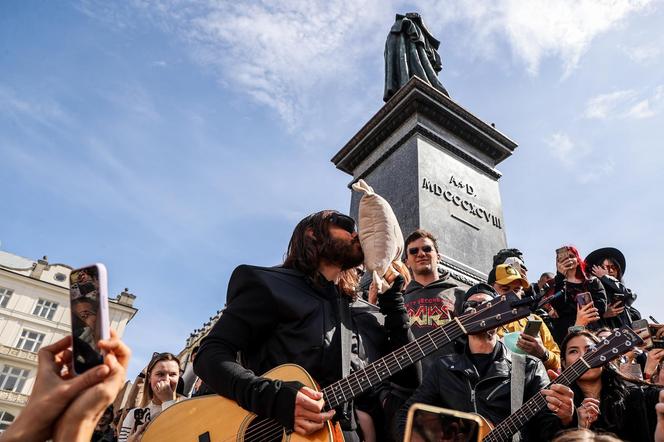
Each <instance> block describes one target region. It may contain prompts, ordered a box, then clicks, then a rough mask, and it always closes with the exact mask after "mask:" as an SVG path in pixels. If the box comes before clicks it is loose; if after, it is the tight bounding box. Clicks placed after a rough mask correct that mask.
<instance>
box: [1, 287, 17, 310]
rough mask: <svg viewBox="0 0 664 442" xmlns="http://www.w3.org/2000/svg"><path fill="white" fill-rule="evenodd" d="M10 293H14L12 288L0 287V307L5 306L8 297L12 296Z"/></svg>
mask: <svg viewBox="0 0 664 442" xmlns="http://www.w3.org/2000/svg"><path fill="white" fill-rule="evenodd" d="M12 293H14V290H9V289H6V288H4V287H0V307H7V303H8V302H9V298H11V297H12Z"/></svg>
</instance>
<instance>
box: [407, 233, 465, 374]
mask: <svg viewBox="0 0 664 442" xmlns="http://www.w3.org/2000/svg"><path fill="white" fill-rule="evenodd" d="M404 249H405V251H406V259H405V262H406V266H407V267H408V269H409V270H410V272H411V274H412V275H413V280H412V281H411V282H410V284H408V286H407V287H406V292H405V294H404V302H405V304H406V310H407V311H408V317H409V318H410V327H411V331H412V332H413V335H414V336H415V337H416V338H419V337H420V336H422V335H424V334H425V333H428V332H430V331H431V330H433V329H435V328H436V327H440V326H441V325H444V324H445V323H446V322H447V321H449V320H450V319H452V317H453V316H454V309H455V302H456V300H457V297H462V296H463V294H464V291H463V290H462V289H460V288H458V287H457V286H456V284H454V283H453V282H451V280H450V278H449V273H448V272H444V271H443V272H441V270H440V269H439V268H438V243H437V241H436V238H435V237H434V236H433V235H432V234H431V233H430V232H427V231H426V230H422V229H418V230H415V231H414V232H413V233H411V234H410V235H408V237H407V238H406V241H405V247H404ZM451 350H452V346H451V345H449V346H447V347H445V348H442V349H440V350H439V351H438V352H436V353H434V354H433V355H430V356H428V357H426V358H424V359H423V360H422V369H423V372H424V373H426V370H427V369H428V367H429V366H430V365H431V363H432V362H433V361H435V360H436V359H437V358H438V357H440V356H441V355H443V354H446V353H449V352H450V351H451Z"/></svg>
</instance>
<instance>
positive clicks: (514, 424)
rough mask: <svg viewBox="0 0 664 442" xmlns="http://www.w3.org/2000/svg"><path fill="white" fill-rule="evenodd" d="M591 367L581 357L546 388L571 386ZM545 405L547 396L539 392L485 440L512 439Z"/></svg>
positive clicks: (493, 441)
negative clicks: (554, 385) (557, 385)
mask: <svg viewBox="0 0 664 442" xmlns="http://www.w3.org/2000/svg"><path fill="white" fill-rule="evenodd" d="M589 369H590V366H589V365H588V363H586V361H585V360H584V359H583V358H579V359H578V360H577V361H576V362H575V363H573V364H572V365H570V366H569V367H568V368H567V369H565V370H564V371H563V372H562V373H561V374H560V376H558V377H557V378H556V380H555V381H552V382H550V383H549V384H548V385H547V386H546V387H545V388H550V387H551V385H553V384H561V385H565V386H566V387H569V386H570V385H572V383H573V382H574V381H576V380H577V379H579V378H580V377H581V376H582V375H583V374H584V373H585V372H586V371H588V370H589ZM544 407H546V397H545V396H544V395H543V394H542V392H538V393H536V394H535V395H534V396H533V397H531V398H530V399H528V400H527V401H526V402H525V403H524V404H523V405H522V406H521V408H519V409H518V410H517V411H515V412H514V413H512V414H511V415H510V416H509V417H508V418H507V419H505V420H504V421H502V422H501V423H500V424H498V425H497V426H496V427H495V428H494V429H493V430H491V432H490V433H489V434H488V435H487V436H486V437H485V438H484V439H483V442H499V441H508V440H511V438H512V436H513V435H514V434H515V433H516V432H517V431H519V430H520V429H521V428H522V427H523V426H524V425H526V423H527V422H528V421H529V420H530V419H532V418H533V417H534V416H535V415H536V414H537V413H538V412H540V411H541V410H542V409H543V408H544Z"/></svg>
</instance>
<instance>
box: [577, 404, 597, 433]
mask: <svg viewBox="0 0 664 442" xmlns="http://www.w3.org/2000/svg"><path fill="white" fill-rule="evenodd" d="M576 411H577V413H578V414H579V427H581V428H590V426H591V425H592V423H593V422H595V421H596V420H597V418H598V417H599V413H600V411H599V400H598V399H595V398H592V397H587V398H585V399H584V400H583V402H581V406H579V408H577V409H576Z"/></svg>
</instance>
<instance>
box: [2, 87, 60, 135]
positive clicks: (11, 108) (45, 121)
mask: <svg viewBox="0 0 664 442" xmlns="http://www.w3.org/2000/svg"><path fill="white" fill-rule="evenodd" d="M2 114H4V115H7V116H8V117H11V118H13V119H14V120H15V121H16V122H25V121H34V122H37V123H39V124H40V125H43V126H48V127H50V128H57V127H59V126H61V125H63V124H69V123H71V122H72V118H71V116H70V115H68V114H67V112H65V110H64V109H63V108H62V107H61V106H60V105H59V104H58V103H56V102H55V101H53V100H50V99H48V98H47V97H39V99H32V98H27V97H25V96H20V95H19V94H17V93H16V91H15V90H14V89H12V88H9V87H5V86H3V85H1V84H0V115H2ZM22 124H24V123H22Z"/></svg>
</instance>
